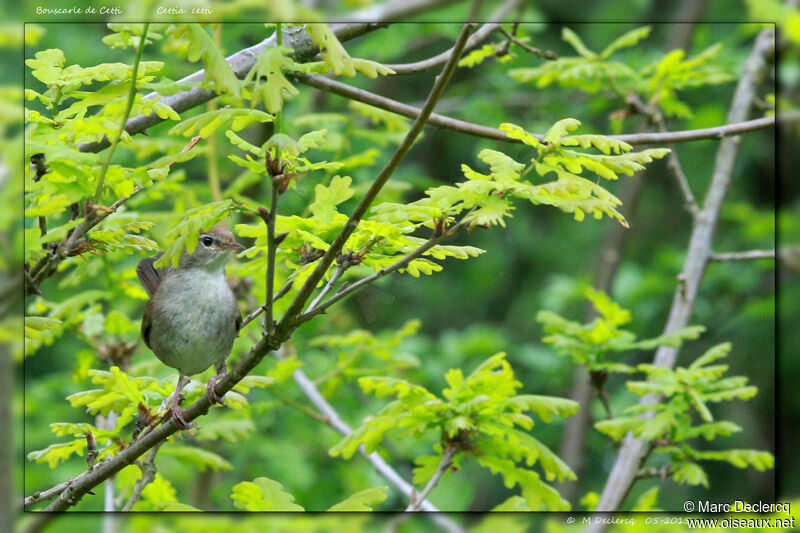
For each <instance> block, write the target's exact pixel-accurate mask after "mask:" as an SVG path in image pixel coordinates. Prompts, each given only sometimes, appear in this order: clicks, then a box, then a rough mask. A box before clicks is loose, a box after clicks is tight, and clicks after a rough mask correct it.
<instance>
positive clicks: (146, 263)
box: [136, 252, 171, 298]
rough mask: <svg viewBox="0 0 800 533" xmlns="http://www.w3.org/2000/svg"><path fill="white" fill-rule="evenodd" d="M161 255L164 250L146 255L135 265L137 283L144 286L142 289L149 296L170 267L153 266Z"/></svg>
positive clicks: (151, 295)
mask: <svg viewBox="0 0 800 533" xmlns="http://www.w3.org/2000/svg"><path fill="white" fill-rule="evenodd" d="M162 255H164V252H159V253H158V254H157V255H155V256H154V257H146V258H144V259H142V260H141V261H139V264H138V265H137V267H136V276H138V278H139V283H141V284H142V285H143V286H144V290H146V291H147V295H148V296H150V297H151V298H152V297H153V295H154V294H155V293H156V290H158V286H159V285H161V280H163V279H164V278H165V277H166V275H167V273H168V272H169V271H170V270H171V268H170V267H162V268H156V267H154V266H153V263H155V262H156V261H158V259H159V258H160V257H161V256H162Z"/></svg>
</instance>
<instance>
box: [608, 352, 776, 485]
mask: <svg viewBox="0 0 800 533" xmlns="http://www.w3.org/2000/svg"><path fill="white" fill-rule="evenodd" d="M730 350H731V345H730V343H725V344H719V345H717V346H714V347H713V348H711V349H709V350H708V351H707V352H705V353H704V354H703V355H702V356H700V357H698V358H697V359H695V361H694V362H692V364H690V365H689V366H688V367H678V368H675V369H670V368H665V367H661V366H656V365H652V364H643V365H639V366H638V367H637V369H638V370H639V371H641V372H644V373H645V374H646V375H647V381H629V382H628V384H627V386H628V390H630V391H632V392H635V393H636V394H638V395H640V396H645V395H650V394H652V395H659V396H663V398H664V399H663V401H662V402H661V403H657V404H656V403H649V402H642V403H640V404H638V405H635V406H632V407H629V408H628V409H626V413H627V414H628V415H630V416H622V417H618V418H614V419H611V420H603V421H601V422H598V423H597V424H595V427H596V428H597V429H598V430H599V431H600V432H602V433H605V434H607V435H609V436H611V437H612V438H613V439H615V440H619V439H621V438H622V437H623V436H624V435H625V434H627V433H628V432H631V433H632V434H633V435H634V436H635V437H638V438H641V439H645V440H648V441H652V442H653V453H655V454H659V455H662V456H665V457H666V459H667V461H668V466H667V469H668V472H669V475H670V477H672V479H674V480H675V481H676V482H678V483H681V484H689V485H703V486H705V487H708V477H707V476H706V474H705V471H704V470H703V468H702V467H701V466H700V465H699V464H698V463H699V462H700V461H723V462H727V463H729V464H732V465H733V466H735V467H737V468H747V467H749V466H751V467H753V468H755V469H756V470H759V471H763V470H766V469H768V468H772V466H773V463H774V458H773V456H772V454H770V453H769V452H762V451H758V450H742V449H731V450H714V451H702V450H698V449H696V447H695V446H694V445H693V444H692V442H691V441H692V440H693V439H699V438H700V437H703V438H704V439H705V440H706V441H712V440H715V439H716V438H717V437H724V436H728V435H731V434H733V433H737V432H739V431H741V430H742V428H741V427H740V426H739V425H738V424H735V423H733V422H729V421H725V420H715V419H714V416H713V415H712V413H711V410H710V408H709V404H711V403H719V402H725V401H731V400H737V399H738V400H749V399H751V398H753V397H754V396H755V395H756V393H757V392H758V389H757V388H756V387H753V386H751V385H748V384H747V382H748V380H747V378H746V377H744V376H734V377H723V376H724V375H725V373H726V372H727V371H728V365H726V364H712V363H715V362H716V361H719V360H720V359H724V358H726V357H728V355H729V353H730ZM644 414H646V416H637V415H644ZM697 418H699V421H698V423H695V421H696V420H697Z"/></svg>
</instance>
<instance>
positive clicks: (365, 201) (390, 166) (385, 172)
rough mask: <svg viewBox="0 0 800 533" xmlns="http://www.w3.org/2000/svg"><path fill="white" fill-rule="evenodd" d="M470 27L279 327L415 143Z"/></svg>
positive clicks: (298, 309) (293, 313)
mask: <svg viewBox="0 0 800 533" xmlns="http://www.w3.org/2000/svg"><path fill="white" fill-rule="evenodd" d="M473 27H474V25H472V24H465V25H464V27H463V28H462V29H461V33H460V34H459V36H458V39H457V40H456V44H455V46H454V47H453V54H452V55H451V56H450V59H449V60H448V62H447V64H446V65H445V66H444V69H442V73H441V74H439V76H438V77H437V78H436V82H435V83H434V84H433V88H432V89H431V92H430V94H429V95H428V98H427V100H426V101H425V105H424V106H423V108H422V111H421V112H420V114H419V116H418V117H417V119H416V120H415V121H414V123H413V124H412V125H411V129H409V131H408V133H407V134H406V136H405V138H404V139H403V142H401V143H400V145H399V146H398V147H397V149H396V150H395V152H394V154H393V155H392V157H391V158H390V159H389V161H388V162H387V163H386V165H385V166H384V167H383V169H382V170H381V172H380V173H379V174H378V176H377V177H376V178H375V181H373V183H372V185H370V188H369V189H368V190H367V192H366V193H365V194H364V196H363V197H362V198H361V201H360V202H359V203H358V205H357V206H356V208H355V209H354V210H353V213H352V214H351V215H350V218H349V219H348V220H347V222H346V223H345V225H344V227H343V228H342V230H341V231H340V232H339V234H338V235H337V236H336V238H335V239H334V240H333V242H332V243H331V245H330V247H329V248H328V250H327V251H326V252H325V255H323V256H322V258H321V259H320V260H319V262H318V263H317V266H316V267H315V268H314V270H313V272H311V274H310V275H309V276H308V279H306V282H305V283H304V284H303V286H302V287H301V288H300V290H299V291H298V292H297V295H296V296H295V297H294V300H293V301H292V303H291V304H290V305H289V308H288V309H287V310H286V314H285V315H284V317H283V319H282V320H281V324H279V326H281V327H282V328H288V327H290V326H291V325H293V324H294V321H295V319H296V318H297V316H298V315H299V314H300V312H301V311H302V309H303V306H304V305H305V303H306V301H308V299H309V297H310V296H311V293H312V292H313V291H314V289H315V288H316V286H317V283H319V281H320V280H321V279H322V276H324V275H325V273H326V272H327V271H328V268H329V267H330V265H331V263H333V261H334V259H335V258H336V256H337V255H338V254H339V252H341V250H342V247H343V246H344V244H345V242H346V241H347V239H348V238H349V237H350V235H351V234H352V233H353V231H355V229H356V227H357V226H358V223H359V221H360V220H361V218H362V217H363V216H364V214H365V213H366V212H367V209H369V207H370V206H371V205H372V202H373V201H374V200H375V198H376V197H377V195H378V193H379V192H380V191H381V189H382V188H383V186H384V185H385V184H386V182H387V181H388V180H389V178H390V177H391V176H392V174H393V173H394V171H395V169H396V168H397V167H398V165H399V164H400V162H401V161H402V160H403V158H404V157H405V156H406V154H407V153H408V151H409V150H410V149H411V146H412V144H414V141H415V140H416V139H417V137H418V136H419V134H420V132H422V129H423V128H424V127H425V123H426V122H427V120H428V117H429V116H430V114H431V113H432V112H433V108H434V107H435V106H436V103H437V102H438V101H439V98H440V97H441V95H442V92H443V91H444V88H445V86H446V85H447V82H448V81H450V76H451V75H452V74H453V71H454V70H455V68H456V63H458V59H457V58H458V56H459V55H460V54H461V50H463V49H464V45H465V44H466V42H467V37H468V36H469V34H470V31H471V30H472V28H473Z"/></svg>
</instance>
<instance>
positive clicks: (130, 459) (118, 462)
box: [40, 332, 291, 512]
mask: <svg viewBox="0 0 800 533" xmlns="http://www.w3.org/2000/svg"><path fill="white" fill-rule="evenodd" d="M289 333H291V332H289ZM287 338H288V335H286V336H281V337H277V336H272V337H263V338H261V339H260V340H259V341H258V342H257V343H256V344H255V345H254V346H253V347H252V348H251V349H250V351H249V352H248V353H247V355H246V356H245V357H244V358H243V359H242V360H241V361H240V362H239V364H237V365H236V366H235V367H234V368H233V369H231V371H230V372H228V373H227V374H225V375H224V376H223V377H222V379H220V380H219V381H217V384H216V387H215V388H214V391H215V392H216V393H217V395H218V396H219V397H222V396H224V395H225V393H226V392H228V391H229V390H231V389H232V388H233V387H234V385H236V384H237V383H239V381H241V380H242V379H243V378H244V377H245V376H247V375H248V374H249V373H250V371H252V370H253V368H255V367H256V365H257V364H258V363H259V362H260V361H261V359H263V358H264V355H266V354H267V353H268V352H270V351H272V350H276V349H277V348H278V347H280V345H281V344H282V343H283V342H285V341H286V339H287ZM210 407H211V401H210V399H209V398H208V395H207V394H206V395H203V396H202V397H201V398H200V399H199V400H197V401H196V402H195V403H194V404H192V405H191V406H190V407H188V408H187V409H186V410H185V411H184V418H185V419H186V421H187V422H191V421H192V420H194V419H195V418H197V417H199V416H202V415H204V414H206V413H208V410H209V408H210ZM178 430H179V428H178V427H177V426H176V425H175V422H174V421H173V420H172V419H171V418H168V419H167V421H166V422H165V423H164V424H163V425H161V426H158V427H157V428H155V429H153V431H151V432H149V433H147V434H146V435H143V436H141V437H140V438H139V439H138V440H136V441H135V442H133V443H132V444H131V445H130V446H128V447H127V448H125V449H124V450H122V451H121V452H120V453H119V454H117V455H116V456H114V457H113V458H112V459H110V460H108V461H105V462H103V463H100V464H99V465H97V466H96V467H95V468H94V469H93V470H92V471H88V472H84V473H83V474H80V475H78V476H76V477H75V478H73V479H72V480H71V482H68V483H67V484H66V486H65V487H64V488H63V489H61V492H60V493H59V495H58V498H57V499H56V500H55V501H54V502H53V503H51V504H50V505H49V506H48V507H47V508H46V509H45V511H48V512H59V511H64V510H66V509H68V508H69V507H72V506H74V505H75V504H77V503H78V502H79V501H80V499H81V498H82V497H83V496H84V495H85V494H87V493H88V492H89V491H91V490H92V489H93V488H94V487H96V486H97V485H99V484H100V483H102V482H103V481H105V480H106V479H108V478H109V477H111V476H113V475H114V474H116V473H117V472H119V471H120V470H122V469H123V468H125V467H126V466H128V465H130V464H133V463H134V462H135V461H136V459H137V458H138V457H139V456H141V455H142V454H144V453H145V452H147V450H150V449H152V448H153V447H154V446H156V445H158V444H159V443H161V442H163V441H164V440H166V439H167V438H168V437H169V436H170V435H172V434H174V433H176V432H177V431H178ZM61 485H64V484H61ZM53 490H54V489H49V490H48V491H45V492H48V493H52V492H53ZM40 494H41V493H40ZM40 499H41V498H40Z"/></svg>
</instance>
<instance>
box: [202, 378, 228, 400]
mask: <svg viewBox="0 0 800 533" xmlns="http://www.w3.org/2000/svg"><path fill="white" fill-rule="evenodd" d="M221 375H222V374H217V375H216V376H211V379H209V380H208V387H207V388H206V394H208V399H209V400H210V401H211V405H214V404H215V403H218V404H220V405H225V402H224V401H223V399H224V398H225V395H224V394H223V395H222V398H220V397H219V395H218V394H217V391H215V390H214V387H216V386H217V378H219V377H220V376H221Z"/></svg>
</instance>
